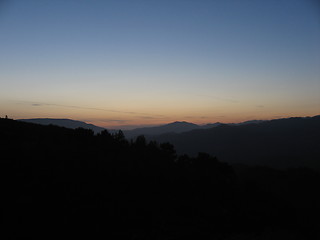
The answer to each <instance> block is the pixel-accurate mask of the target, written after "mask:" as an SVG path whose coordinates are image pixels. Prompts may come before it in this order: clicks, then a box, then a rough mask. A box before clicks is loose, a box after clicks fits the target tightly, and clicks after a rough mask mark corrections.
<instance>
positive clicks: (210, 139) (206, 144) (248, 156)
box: [148, 115, 320, 170]
mask: <svg viewBox="0 0 320 240" xmlns="http://www.w3.org/2000/svg"><path fill="white" fill-rule="evenodd" d="M148 139H149V140H155V141H158V142H163V141H168V142H170V143H172V144H173V145H174V146H175V148H176V150H177V152H178V154H189V155H191V156H196V154H197V153H198V152H207V153H209V154H211V155H214V156H216V157H217V158H218V159H219V160H221V161H225V162H228V163H230V164H250V165H265V166H269V167H275V168H287V167H301V166H303V167H310V168H317V169H318V170H320V161H319V159H320V115H319V116H314V117H305V118H302V117H299V118H298V117H297V118H284V119H276V120H271V121H253V123H251V124H250V121H249V122H244V123H241V124H237V125H236V124H231V125H230V124H222V125H220V126H217V127H214V128H209V129H198V130H193V131H189V132H184V133H180V134H175V133H171V134H163V135H161V136H154V137H149V138H148Z"/></svg>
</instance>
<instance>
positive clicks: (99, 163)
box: [0, 119, 320, 240]
mask: <svg viewBox="0 0 320 240" xmlns="http://www.w3.org/2000/svg"><path fill="white" fill-rule="evenodd" d="M0 139H1V140H0V141H1V142H0V144H1V145H0V146H1V167H0V171H1V172H0V173H1V180H2V181H1V214H2V223H1V225H2V229H3V230H2V231H1V233H0V234H1V235H7V236H10V237H11V238H12V239H15V238H26V237H29V239H30V238H31V239H32V238H41V239H48V238H56V239H58V238H59V239H63V238H70V239H77V238H79V237H85V238H87V239H227V240H231V239H319V238H320V234H319V229H320V218H319V216H320V215H319V214H320V197H319V183H320V175H319V173H318V172H317V171H314V170H311V169H307V168H291V169H284V170H275V169H272V168H267V167H254V166H245V165H238V166H237V165H235V166H234V167H231V166H230V165H228V164H226V163H223V162H220V161H218V160H217V159H216V158H215V157H212V156H210V155H207V154H205V153H200V154H198V155H197V157H192V158H191V157H188V156H186V155H183V156H177V155H176V153H175V150H174V147H173V146H172V145H171V144H169V143H163V144H157V143H156V142H146V140H145V138H144V137H138V138H137V139H136V140H135V141H134V142H133V141H131V142H128V141H127V140H126V139H125V138H124V136H123V134H122V133H121V132H119V133H117V134H113V135H110V134H109V133H108V132H107V131H104V132H102V133H101V134H98V135H94V133H93V132H92V131H91V130H84V129H76V130H72V129H67V128H62V127H56V126H42V125H37V124H31V123H25V122H18V121H14V120H10V119H0ZM229 151H233V150H232V147H230V149H229ZM241 158H245V156H241ZM271 160H272V159H271Z"/></svg>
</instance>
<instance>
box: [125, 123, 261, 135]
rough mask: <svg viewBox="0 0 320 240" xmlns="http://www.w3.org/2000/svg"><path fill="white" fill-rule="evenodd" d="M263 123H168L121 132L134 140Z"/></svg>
mask: <svg viewBox="0 0 320 240" xmlns="http://www.w3.org/2000/svg"><path fill="white" fill-rule="evenodd" d="M261 122H264V120H251V121H246V122H240V123H220V122H216V123H208V124H205V125H197V124H194V123H190V122H185V121H182V122H179V121H177V122H173V123H168V124H165V125H160V126H156V127H144V128H135V129H132V130H125V131H123V132H124V134H125V136H126V137H127V138H129V139H130V138H134V137H137V136H139V135H144V136H156V135H162V134H170V133H184V132H189V131H192V130H195V129H208V128H213V127H218V126H220V125H226V124H227V125H247V124H251V123H261Z"/></svg>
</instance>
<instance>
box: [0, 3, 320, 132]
mask: <svg viewBox="0 0 320 240" xmlns="http://www.w3.org/2000/svg"><path fill="white" fill-rule="evenodd" d="M318 114H320V3H319V2H318V1H316V0H268V1H264V0H241V1H239V0H233V1H232V0H210V1H209V0H158V1H156V0H146V1H143V0H115V1H112V0H110V1H108V0H105V1H102V0H101V1H100V0H92V1H89V0H54V1H52V0H28V1H25V0H8V1H6V0H0V115H1V116H0V117H4V116H5V115H8V117H10V118H14V119H20V118H70V119H75V120H80V121H85V122H88V123H92V124H95V125H98V126H103V127H109V128H118V127H121V128H130V127H134V126H145V125H158V124H164V123H169V122H173V121H188V122H193V123H197V124H205V123H214V122H218V121H219V122H225V123H228V122H240V121H245V120H252V119H273V118H281V117H293V116H314V115H318Z"/></svg>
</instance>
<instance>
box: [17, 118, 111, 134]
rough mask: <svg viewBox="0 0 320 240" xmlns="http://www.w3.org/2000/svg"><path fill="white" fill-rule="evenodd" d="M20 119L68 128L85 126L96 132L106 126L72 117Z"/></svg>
mask: <svg viewBox="0 0 320 240" xmlns="http://www.w3.org/2000/svg"><path fill="white" fill-rule="evenodd" d="M18 121H23V122H29V123H37V124H42V125H50V124H52V125H56V126H60V127H66V128H72V129H76V128H85V129H91V130H93V131H94V132H95V133H99V132H101V131H103V130H105V128H102V127H98V126H95V125H93V124H88V123H85V122H81V121H76V120H71V119H54V118H32V119H18Z"/></svg>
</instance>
